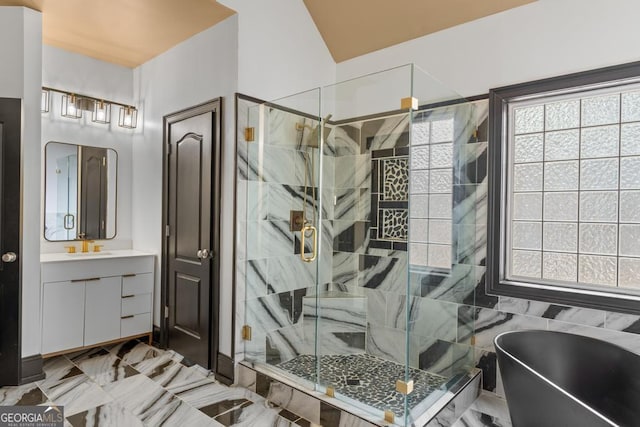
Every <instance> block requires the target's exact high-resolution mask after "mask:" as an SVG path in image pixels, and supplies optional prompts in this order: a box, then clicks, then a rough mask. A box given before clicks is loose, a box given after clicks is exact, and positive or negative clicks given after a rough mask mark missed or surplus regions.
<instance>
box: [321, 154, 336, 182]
mask: <svg viewBox="0 0 640 427" xmlns="http://www.w3.org/2000/svg"><path fill="white" fill-rule="evenodd" d="M335 175H336V160H335V157H334V156H333V155H323V156H322V186H323V187H325V188H335V186H336V182H335V178H336V176H335Z"/></svg>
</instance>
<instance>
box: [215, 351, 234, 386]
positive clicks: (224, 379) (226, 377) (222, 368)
mask: <svg viewBox="0 0 640 427" xmlns="http://www.w3.org/2000/svg"><path fill="white" fill-rule="evenodd" d="M234 373H235V369H234V364H233V359H231V358H230V357H229V356H225V355H224V354H222V353H218V363H216V373H215V374H216V379H217V380H218V381H220V382H221V383H223V384H226V385H231V384H233V380H234Z"/></svg>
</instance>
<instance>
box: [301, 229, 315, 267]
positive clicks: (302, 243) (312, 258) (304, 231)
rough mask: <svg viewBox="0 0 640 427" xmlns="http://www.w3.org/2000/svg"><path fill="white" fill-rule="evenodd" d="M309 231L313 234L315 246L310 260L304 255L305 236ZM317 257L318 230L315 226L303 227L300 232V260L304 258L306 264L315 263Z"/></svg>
mask: <svg viewBox="0 0 640 427" xmlns="http://www.w3.org/2000/svg"><path fill="white" fill-rule="evenodd" d="M307 231H311V233H312V234H311V235H312V236H313V246H312V250H311V256H310V257H308V258H307V257H306V256H305V254H304V241H305V236H304V234H305V233H306V232H307ZM317 255H318V229H317V228H315V227H314V226H313V225H305V226H304V227H302V230H300V258H302V261H304V262H313V261H315V260H316V256H317Z"/></svg>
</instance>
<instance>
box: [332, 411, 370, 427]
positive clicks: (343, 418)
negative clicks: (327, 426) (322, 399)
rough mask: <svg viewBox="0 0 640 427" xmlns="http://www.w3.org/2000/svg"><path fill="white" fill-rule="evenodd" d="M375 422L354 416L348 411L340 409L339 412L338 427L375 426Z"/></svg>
mask: <svg viewBox="0 0 640 427" xmlns="http://www.w3.org/2000/svg"><path fill="white" fill-rule="evenodd" d="M375 426H376V424H371V423H370V422H368V421H365V420H363V419H362V418H359V417H356V416H355V415H351V414H350V413H348V412H345V411H341V414H340V423H339V424H338V427H375Z"/></svg>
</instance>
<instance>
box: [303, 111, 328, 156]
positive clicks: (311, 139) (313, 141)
mask: <svg viewBox="0 0 640 427" xmlns="http://www.w3.org/2000/svg"><path fill="white" fill-rule="evenodd" d="M330 118H331V114H328V115H327V117H325V118H324V119H322V120H321V121H320V123H318V124H317V125H316V126H315V127H314V128H311V126H309V125H301V124H299V123H296V129H297V130H300V131H304V129H305V128H309V129H311V133H310V134H309V136H308V137H307V138H306V139H303V140H302V143H301V145H302V146H305V147H311V148H318V145H319V143H320V137H319V136H318V132H319V130H320V125H321V124H323V123H326V122H327V121H329V119H330ZM331 130H332V129H329V128H328V127H327V126H325V127H324V142H327V137H328V136H329V133H331Z"/></svg>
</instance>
